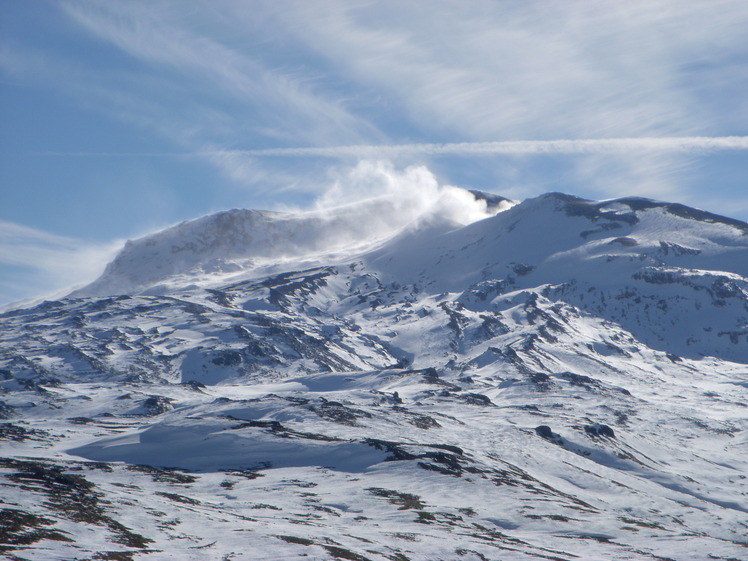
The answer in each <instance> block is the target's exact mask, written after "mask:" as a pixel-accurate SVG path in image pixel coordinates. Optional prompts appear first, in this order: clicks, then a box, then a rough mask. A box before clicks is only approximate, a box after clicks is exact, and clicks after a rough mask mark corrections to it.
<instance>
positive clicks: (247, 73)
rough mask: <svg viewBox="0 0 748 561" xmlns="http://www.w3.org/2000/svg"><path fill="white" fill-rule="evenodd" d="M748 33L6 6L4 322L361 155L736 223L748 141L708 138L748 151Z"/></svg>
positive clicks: (576, 2)
mask: <svg viewBox="0 0 748 561" xmlns="http://www.w3.org/2000/svg"><path fill="white" fill-rule="evenodd" d="M747 29H748V2H747V1H746V0H699V1H697V0H665V1H658V0H641V1H640V0H626V1H618V0H609V1H604V0H601V1H594V2H593V1H590V0H564V1H556V0H516V1H514V0H494V1H488V0H486V1H482V0H461V1H459V2H457V1H453V0H449V1H446V0H443V1H440V0H430V1H428V2H426V1H425V0H424V1H421V0H410V1H408V0H405V1H404V0H397V1H374V2H366V1H355V0H340V1H322V0H320V1H317V0H298V1H294V0H204V1H199V0H143V1H138V0H101V1H93V0H91V1H88V0H70V1H62V0H60V1H55V0H0V267H2V268H1V269H0V303H3V302H8V301H11V300H16V299H20V298H26V297H30V296H35V295H38V294H40V293H44V292H45V291H51V290H55V289H61V288H63V287H66V286H68V285H70V284H73V283H76V282H82V281H87V280H92V277H93V276H95V275H96V274H97V272H98V271H100V270H101V268H102V267H103V265H104V264H105V261H106V260H107V259H108V258H109V257H110V256H111V254H112V252H113V251H114V250H115V249H116V247H117V246H118V244H120V243H121V240H123V239H125V238H132V237H136V236H139V235H142V234H143V233H145V232H148V231H150V230H153V229H156V228H160V227H163V226H166V225H169V224H171V223H174V222H176V221H179V220H184V219H187V218H192V217H196V216H200V215H203V214H206V213H209V212H212V211H215V210H221V209H225V208H233V207H250V208H274V209H277V208H282V207H288V206H290V207H304V206H306V205H309V204H310V203H311V202H312V201H313V200H314V199H315V198H317V197H319V196H320V195H321V194H322V193H323V192H325V191H326V189H327V188H328V187H329V186H330V185H331V184H332V183H333V182H335V180H336V179H337V178H340V177H346V171H347V170H349V169H350V168H352V167H353V166H355V165H356V163H357V162H358V161H359V160H361V159H367V158H368V159H374V160H377V159H385V160H390V161H391V162H392V166H393V167H392V169H393V170H395V171H397V170H402V169H404V168H406V167H408V166H411V165H425V166H426V167H428V169H430V170H431V172H432V173H433V174H434V175H435V176H436V178H437V180H438V181H439V182H440V183H443V184H454V185H459V186H466V187H471V188H478V189H483V190H487V191H493V192H496V193H500V194H503V195H505V196H508V197H511V198H515V199H523V198H527V197H530V196H534V195H537V194H540V193H543V192H547V191H564V192H568V193H572V194H576V195H579V196H584V197H588V198H595V199H599V198H611V197H616V196H623V195H640V196H646V197H651V198H657V199H666V200H672V201H678V202H683V203H686V204H691V205H694V206H698V207H701V208H705V209H707V210H711V211H714V212H719V213H722V214H727V215H730V216H733V217H737V218H741V219H743V220H748V140H747V139H746V138H742V139H741V138H738V139H733V144H732V145H730V146H726V145H725V142H722V143H721V144H720V142H721V141H715V140H703V139H702V137H708V138H710V139H715V138H716V139H724V137H746V136H748V95H747V94H746V92H748V40H746V30H747ZM653 137H656V138H661V137H667V138H671V139H672V140H669V141H667V143H666V145H665V146H664V147H663V146H660V147H659V148H658V147H656V146H655V147H653V145H652V144H651V141H639V140H637V139H648V138H653ZM673 138H674V139H673ZM679 138H685V139H686V140H683V141H679V140H677V139H679ZM598 139H627V140H622V141H616V142H614V143H613V144H612V145H611V144H610V143H609V144H605V143H596V142H594V141H595V140H598ZM551 140H553V141H556V140H558V141H562V142H561V143H555V144H542V143H541V144H538V143H536V142H533V141H551ZM506 141H514V143H513V144H501V143H502V142H506ZM568 141H583V142H568ZM648 142H649V143H648ZM474 143H499V144H491V145H488V144H484V145H476V144H474ZM432 144H439V145H441V144H449V145H452V144H457V145H458V146H447V147H443V146H441V147H434V146H428V145H432ZM362 145H363V146H368V147H369V148H366V149H362V148H351V147H357V146H362ZM402 145H408V146H406V147H403V146H402ZM413 145H418V146H415V147H414V146H413ZM421 145H427V146H421ZM377 146H380V147H382V148H381V149H377V148H376V147H377ZM481 146H483V147H484V148H485V150H483V151H479V149H480V147H481ZM372 147H373V148H372ZM318 149H324V150H318ZM359 191H360V189H358V190H357V192H359ZM336 192H337V191H336ZM327 198H328V199H329V198H330V197H329V196H328V197H327Z"/></svg>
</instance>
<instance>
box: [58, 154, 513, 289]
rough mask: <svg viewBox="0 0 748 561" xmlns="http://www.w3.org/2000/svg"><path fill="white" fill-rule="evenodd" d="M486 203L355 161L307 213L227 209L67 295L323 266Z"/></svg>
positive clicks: (152, 240) (412, 172)
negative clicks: (288, 265) (296, 265)
mask: <svg viewBox="0 0 748 561" xmlns="http://www.w3.org/2000/svg"><path fill="white" fill-rule="evenodd" d="M374 193H376V195H373V194H374ZM487 199H490V200H488V201H487ZM493 199H495V196H491V195H487V194H482V193H479V192H470V191H466V190H464V189H460V188H457V187H451V186H440V185H438V183H437V182H436V179H435V178H434V176H433V175H432V174H431V173H430V172H429V171H428V170H427V169H426V168H425V167H411V168H407V169H406V170H405V171H403V172H402V173H400V172H397V171H396V170H394V169H393V168H392V166H391V165H390V164H388V163H385V162H362V163H361V164H359V165H358V166H357V167H356V168H354V169H353V170H351V171H350V172H349V173H348V175H347V176H346V177H345V178H343V179H341V180H339V181H337V182H335V183H334V184H333V185H332V187H331V188H330V189H329V190H328V191H327V192H326V193H325V194H323V195H322V196H321V197H320V198H319V200H318V201H317V202H316V204H315V208H314V209H312V210H309V211H295V212H284V213H280V212H268V211H255V210H242V209H234V210H230V211H225V212H219V213H217V214H213V215H209V216H205V217H202V218H198V219H196V220H188V221H186V222H182V223H181V224H178V225H176V226H173V227H171V228H168V229H166V230H163V231H161V232H156V233H155V234H151V235H148V236H145V237H143V238H140V239H137V240H134V241H128V242H127V243H126V244H125V247H124V248H123V249H122V251H120V253H119V254H118V255H117V257H116V258H115V259H114V261H112V262H111V263H110V264H109V266H108V267H107V269H106V271H105V272H104V274H103V275H102V276H101V277H100V278H99V279H97V280H96V281H94V282H93V283H91V284H90V285H88V286H86V287H83V288H81V289H78V290H76V291H74V292H73V293H72V296H75V297H81V296H106V295H115V294H131V293H134V292H140V291H143V290H147V289H151V291H152V292H154V293H155V292H163V291H164V290H168V288H169V287H171V288H174V287H183V286H188V285H190V284H191V283H193V282H199V281H200V280H201V279H205V278H206V276H207V277H210V276H214V277H219V278H223V277H225V276H226V275H230V274H234V275H236V274H238V273H240V272H244V271H248V270H250V271H251V270H252V269H253V268H255V267H257V266H258V265H264V264H267V263H271V264H277V263H279V262H283V261H287V260H290V259H295V258H296V259H298V258H304V259H313V258H316V257H318V256H326V257H325V258H326V259H329V258H330V254H331V253H334V252H341V251H343V252H346V253H347V254H348V255H350V254H351V253H352V252H360V251H362V250H363V249H365V248H371V247H373V246H375V245H377V244H379V243H381V242H382V241H384V240H386V239H388V238H390V237H392V236H394V235H396V234H398V233H399V232H401V231H402V230H403V229H406V228H417V227H419V225H422V224H424V223H429V224H431V223H434V224H442V225H448V226H462V225H465V224H469V223H471V222H474V221H476V220H481V219H483V218H486V217H488V216H492V215H493V214H495V213H496V212H498V211H500V210H503V209H505V208H508V207H509V206H511V204H512V203H511V202H510V201H508V200H506V199H501V200H499V201H495V200H493Z"/></svg>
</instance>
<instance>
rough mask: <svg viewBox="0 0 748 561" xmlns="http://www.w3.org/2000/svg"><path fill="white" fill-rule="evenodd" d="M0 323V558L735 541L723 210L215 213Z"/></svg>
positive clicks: (674, 546)
mask: <svg viewBox="0 0 748 561" xmlns="http://www.w3.org/2000/svg"><path fill="white" fill-rule="evenodd" d="M0 318H1V321H2V323H3V326H4V329H3V330H2V334H1V339H0V341H1V343H0V349H1V350H2V354H1V355H0V378H1V379H0V388H2V391H3V392H4V393H3V396H2V399H3V400H2V401H1V402H0V414H1V415H2V416H3V417H4V418H5V419H6V420H7V422H6V423H3V424H2V426H3V429H2V430H3V431H4V432H2V433H1V434H2V437H3V438H4V439H5V440H6V441H7V442H8V443H9V447H8V452H6V454H5V455H6V456H7V457H6V458H4V459H1V460H0V468H1V469H2V472H0V477H3V478H4V480H5V481H4V482H3V484H4V485H5V489H6V491H7V496H8V497H9V499H8V503H7V504H6V505H5V506H4V507H3V508H4V511H3V514H4V516H5V519H7V520H12V521H14V522H12V524H10V525H8V524H6V526H2V525H1V524H0V528H6V529H5V530H3V531H4V532H6V534H7V535H8V536H9V537H8V538H7V539H8V540H9V541H8V543H9V544H11V545H10V546H9V547H10V549H9V551H14V554H19V555H20V553H19V552H20V551H21V550H20V547H21V546H20V545H19V544H24V545H23V547H26V548H30V550H32V551H33V552H34V554H39V555H40V556H44V558H49V559H64V558H71V557H86V556H87V557H86V558H107V557H106V556H107V555H109V558H113V557H112V556H113V555H115V554H116V555H127V556H129V558H132V559H141V558H142V559H149V560H150V559H162V558H163V559H166V558H174V557H175V556H176V557H179V558H185V559H193V558H194V559H198V558H203V557H201V556H202V555H206V553H205V552H209V555H210V556H215V557H216V558H231V559H278V558H298V557H301V556H312V557H315V558H320V559H323V558H331V559H335V558H337V559H341V558H344V559H358V560H363V559H369V560H375V559H377V560H378V559H381V560H385V559H390V560H391V559H396V560H399V561H403V560H413V561H415V560H427V559H435V558H444V559H452V558H454V559H458V558H459V559H494V558H502V559H523V560H524V559H563V560H569V561H571V560H572V559H577V558H580V557H581V558H590V557H594V558H595V559H620V558H627V559H637V560H639V559H641V560H644V559H647V560H651V559H654V558H675V559H679V560H681V559H703V558H705V556H706V555H707V554H708V555H710V556H711V557H712V558H715V559H736V558H740V557H741V556H744V553H745V551H746V549H745V548H746V547H748V543H746V542H745V532H746V529H747V528H748V502H747V501H746V500H745V497H746V496H748V483H746V479H745V477H744V476H743V475H741V474H743V473H746V472H747V471H748V461H746V457H745V454H744V453H743V452H744V449H745V446H746V434H748V433H746V429H748V423H746V415H745V407H746V405H745V389H746V387H747V386H748V224H745V223H742V222H740V221H737V220H732V219H729V218H725V217H721V216H717V215H714V214H711V213H708V212H705V211H701V210H697V209H693V208H690V207H686V206H683V205H679V204H673V203H665V202H658V201H652V200H649V199H642V198H623V199H616V200H609V201H589V200H585V199H580V198H577V197H573V196H570V195H565V194H560V193H550V194H546V195H543V196H540V197H537V198H534V199H529V200H526V201H523V202H520V203H514V202H512V201H509V200H508V199H504V198H502V197H498V196H495V195H490V194H486V193H481V192H477V191H465V190H459V189H453V188H450V190H447V191H444V192H442V193H441V194H440V196H439V197H436V198H433V199H429V200H428V201H425V202H424V201H423V200H416V199H410V200H409V201H408V204H403V203H402V201H400V200H397V199H393V198H387V197H383V198H376V199H370V200H367V201H365V202H363V203H358V204H348V205H344V206H339V207H336V208H332V209H324V210H316V211H313V212H308V213H271V212H261V211H251V210H231V211H226V212H221V213H217V214H214V215H210V216H206V217H203V218H199V219H197V220H192V221H187V222H184V223H182V224H179V225H177V226H174V227H172V228H169V229H167V230H164V231H161V232H158V233H155V234H152V235H150V236H146V237H144V238H141V239H139V240H135V241H133V242H128V244H127V245H126V246H125V248H124V249H123V250H122V251H121V252H120V254H119V255H118V256H117V257H116V259H115V260H114V261H113V262H112V263H111V264H110V265H109V266H108V267H107V270H106V271H105V273H104V274H103V275H102V277H101V278H99V279H98V280H96V281H95V282H94V283H92V284H91V285H89V286H87V287H84V288H82V289H80V290H78V291H76V292H74V293H73V294H72V295H71V296H70V297H68V298H65V299H62V300H59V301H56V302H46V303H44V304H42V305H40V306H37V307H34V308H29V309H23V310H15V311H12V312H8V313H5V314H3V315H2V316H0ZM29 481H33V482H34V484H33V486H31V487H29V486H28V482H29ZM70 497H79V498H80V497H83V499H81V500H76V501H73V500H72V499H70ZM39 499H41V500H39ZM81 505H82V506H81ZM81 509H85V512H84V511H83V510H81ZM102 544H107V545H106V546H103V545H102ZM160 552H165V553H160ZM166 552H168V555H167V553H166Z"/></svg>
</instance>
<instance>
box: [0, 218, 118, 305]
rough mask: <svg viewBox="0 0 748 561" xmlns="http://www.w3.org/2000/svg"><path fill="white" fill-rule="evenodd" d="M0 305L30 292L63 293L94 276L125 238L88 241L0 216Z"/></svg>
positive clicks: (36, 293) (35, 293) (101, 269)
mask: <svg viewBox="0 0 748 561" xmlns="http://www.w3.org/2000/svg"><path fill="white" fill-rule="evenodd" d="M0 240H1V241H0V268H2V269H3V281H2V282H0V305H4V304H8V303H10V302H11V301H14V300H16V299H20V298H26V297H28V296H29V295H40V294H44V293H50V294H53V295H55V296H58V297H59V296H62V295H64V294H65V293H67V292H69V291H70V290H72V288H73V287H75V286H79V285H81V284H82V283H86V282H90V281H92V280H94V279H95V278H96V277H97V276H98V275H99V274H101V272H102V271H103V270H104V266H105V265H106V264H107V263H108V262H109V261H110V260H111V258H112V257H113V256H114V255H115V253H116V252H117V251H118V250H119V249H120V248H121V247H122V244H123V242H122V241H121V240H120V241H113V242H110V243H87V242H84V241H82V240H78V239H75V238H70V237H65V236H58V235H55V234H50V233H49V232H45V231H43V230H37V229H34V228H29V227H27V226H22V225H20V224H16V223H13V222H8V221H5V220H0Z"/></svg>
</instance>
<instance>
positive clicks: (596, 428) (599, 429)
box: [584, 423, 616, 438]
mask: <svg viewBox="0 0 748 561" xmlns="http://www.w3.org/2000/svg"><path fill="white" fill-rule="evenodd" d="M584 432H586V433H587V434H588V435H590V436H592V437H601V436H605V437H607V438H615V437H616V434H615V432H614V431H613V429H612V428H610V427H609V426H608V425H601V424H600V423H595V424H593V425H587V426H585V427H584Z"/></svg>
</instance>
